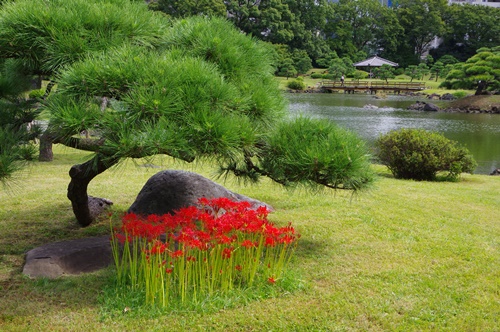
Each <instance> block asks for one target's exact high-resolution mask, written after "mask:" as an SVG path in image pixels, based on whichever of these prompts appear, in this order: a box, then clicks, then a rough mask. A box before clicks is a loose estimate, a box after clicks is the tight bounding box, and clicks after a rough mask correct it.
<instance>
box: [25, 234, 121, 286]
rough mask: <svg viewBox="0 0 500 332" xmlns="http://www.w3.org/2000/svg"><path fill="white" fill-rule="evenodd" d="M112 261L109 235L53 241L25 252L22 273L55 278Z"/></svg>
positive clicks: (98, 267) (96, 268)
mask: <svg viewBox="0 0 500 332" xmlns="http://www.w3.org/2000/svg"><path fill="white" fill-rule="evenodd" d="M111 264H113V254H112V252H111V244H110V240H109V236H108V235H106V236H100V237H91V238H85V239H77V240H69V241H61V242H54V243H49V244H46V245H43V246H41V247H38V248H35V249H32V250H30V251H28V253H27V254H26V263H25V265H24V268H23V273H24V274H25V275H28V276H29V277H32V278H37V277H46V278H57V277H61V276H64V275H78V274H82V273H89V272H94V271H97V270H99V269H102V268H105V267H107V266H109V265H111Z"/></svg>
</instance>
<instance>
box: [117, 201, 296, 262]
mask: <svg viewBox="0 0 500 332" xmlns="http://www.w3.org/2000/svg"><path fill="white" fill-rule="evenodd" d="M199 205H200V207H195V206H191V207H187V208H182V209H180V210H178V211H177V212H176V213H175V214H173V215H170V214H165V215H163V216H157V215H150V216H148V217H147V218H142V217H140V216H138V215H135V214H133V213H129V214H127V215H125V216H124V217H123V224H122V227H121V229H120V232H121V233H122V235H119V234H116V237H117V238H118V239H119V240H120V241H121V242H123V241H127V242H129V241H131V238H136V239H137V238H140V239H143V240H144V239H145V240H147V241H149V242H153V243H154V244H153V246H152V249H151V250H150V252H149V254H161V253H163V252H165V251H169V252H170V256H171V257H172V258H178V257H182V256H183V255H184V252H183V251H181V250H174V249H173V248H171V247H170V248H169V246H171V244H169V243H172V241H168V239H167V241H160V236H161V235H162V234H166V236H168V237H169V239H170V240H173V243H176V246H177V247H178V248H181V247H182V248H188V249H199V250H208V249H210V248H213V247H214V246H216V245H221V244H222V245H224V246H227V248H225V249H224V250H223V251H222V256H223V258H226V259H227V258H230V257H231V252H232V251H233V250H234V247H240V246H241V247H243V248H247V249H250V248H254V247H257V246H258V245H259V244H258V239H259V238H260V237H263V239H264V245H265V246H268V247H274V246H276V245H277V244H286V245H288V244H291V243H293V242H294V241H296V240H297V239H298V235H296V234H295V229H294V228H293V227H292V226H291V225H290V224H289V225H288V226H286V227H276V226H274V225H273V224H272V223H270V222H269V221H268V220H267V216H268V214H269V211H268V209H267V208H265V207H259V208H257V209H252V208H251V206H250V204H249V203H248V202H235V201H232V200H230V199H228V198H214V199H210V200H209V199H206V198H201V199H200V200H199Z"/></svg>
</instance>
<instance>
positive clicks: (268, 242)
mask: <svg viewBox="0 0 500 332" xmlns="http://www.w3.org/2000/svg"><path fill="white" fill-rule="evenodd" d="M265 245H266V246H268V247H274V246H275V245H276V240H274V238H273V237H270V236H268V237H266V241H265Z"/></svg>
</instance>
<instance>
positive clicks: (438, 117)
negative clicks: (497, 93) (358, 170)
mask: <svg viewBox="0 0 500 332" xmlns="http://www.w3.org/2000/svg"><path fill="white" fill-rule="evenodd" d="M287 98H288V100H289V103H290V104H289V109H290V114H291V115H292V116H294V115H299V114H304V115H307V116H311V117H319V118H327V119H331V120H332V121H334V122H335V123H337V124H338V125H339V126H342V127H344V128H347V129H351V130H353V131H355V132H357V133H358V134H359V135H360V136H361V137H363V138H364V139H366V140H367V141H368V142H369V143H370V144H371V143H373V141H374V140H375V139H376V138H377V137H379V136H380V135H381V134H385V133H387V132H389V131H391V130H396V129H400V128H422V129H426V130H432V131H437V132H440V133H442V134H443V135H444V136H445V137H447V138H449V139H452V140H456V141H458V142H460V143H461V144H463V145H464V146H466V147H467V148H468V149H469V151H470V152H471V153H472V154H473V155H474V158H475V159H476V161H477V162H478V167H477V169H476V171H475V173H478V174H489V173H490V172H491V171H492V170H493V169H495V168H500V115H498V114H466V113H445V112H421V111H411V110H407V109H406V108H407V107H408V106H409V105H411V104H413V103H415V102H416V101H417V100H420V101H425V100H424V99H423V98H422V97H406V96H395V95H389V96H387V98H384V99H375V98H374V96H370V95H365V94H354V95H349V94H342V93H332V94H321V93H316V94H307V93H302V94H289V95H287ZM432 103H434V104H436V105H438V106H440V107H444V106H446V103H447V102H445V101H432ZM366 105H373V107H365V106H366Z"/></svg>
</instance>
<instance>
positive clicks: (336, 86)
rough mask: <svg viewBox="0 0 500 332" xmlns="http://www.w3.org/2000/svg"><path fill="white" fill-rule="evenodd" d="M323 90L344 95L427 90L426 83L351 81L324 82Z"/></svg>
mask: <svg viewBox="0 0 500 332" xmlns="http://www.w3.org/2000/svg"><path fill="white" fill-rule="evenodd" d="M321 89H323V90H327V91H330V92H331V91H340V90H344V93H346V92H347V93H354V92H356V91H362V92H369V93H370V94H374V93H377V92H378V91H392V92H394V93H398V94H399V93H400V92H401V91H403V92H408V91H422V90H425V83H421V82H389V83H386V82H380V81H379V82H371V81H350V82H347V81H346V82H344V83H342V82H336V81H323V82H321Z"/></svg>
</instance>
